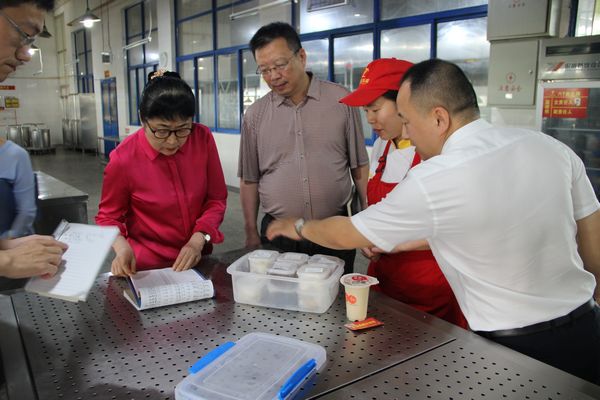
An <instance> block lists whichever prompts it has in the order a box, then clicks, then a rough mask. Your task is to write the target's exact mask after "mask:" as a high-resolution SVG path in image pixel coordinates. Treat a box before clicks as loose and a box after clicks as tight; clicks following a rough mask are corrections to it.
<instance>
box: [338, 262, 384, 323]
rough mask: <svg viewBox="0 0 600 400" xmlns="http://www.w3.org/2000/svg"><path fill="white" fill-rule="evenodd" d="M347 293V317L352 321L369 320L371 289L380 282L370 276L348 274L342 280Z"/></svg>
mask: <svg viewBox="0 0 600 400" xmlns="http://www.w3.org/2000/svg"><path fill="white" fill-rule="evenodd" d="M340 282H341V284H342V285H344V289H345V291H346V316H347V318H348V319H349V320H350V321H362V320H364V319H365V318H367V307H368V305H369V288H370V287H371V286H372V285H377V284H378V283H379V281H378V280H377V278H374V277H372V276H369V275H363V274H356V273H355V274H346V275H343V276H342V277H341V278H340Z"/></svg>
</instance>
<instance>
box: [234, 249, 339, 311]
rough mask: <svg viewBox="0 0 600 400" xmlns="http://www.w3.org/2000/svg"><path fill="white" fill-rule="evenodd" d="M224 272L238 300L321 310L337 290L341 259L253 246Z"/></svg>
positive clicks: (261, 304) (258, 304) (291, 308)
mask: <svg viewBox="0 0 600 400" xmlns="http://www.w3.org/2000/svg"><path fill="white" fill-rule="evenodd" d="M227 272H229V273H230V274H231V279H232V282H233V295H234V299H235V301H236V302H238V303H245V304H251V305H257V306H264V307H275V308H283V309H286V310H297V311H306V312H314V313H323V312H325V311H327V309H328V308H329V307H330V306H331V304H332V303H333V301H334V300H335V298H336V296H337V294H338V290H339V279H340V277H341V276H342V273H343V272H344V261H343V260H341V259H339V258H337V257H332V256H325V255H320V254H318V255H314V256H312V257H309V256H308V255H306V254H302V253H281V254H280V253H278V252H276V251H271V250H255V251H253V252H251V253H250V254H247V255H245V256H244V257H242V258H240V259H238V260H237V261H235V262H234V263H233V264H231V265H230V266H229V268H227Z"/></svg>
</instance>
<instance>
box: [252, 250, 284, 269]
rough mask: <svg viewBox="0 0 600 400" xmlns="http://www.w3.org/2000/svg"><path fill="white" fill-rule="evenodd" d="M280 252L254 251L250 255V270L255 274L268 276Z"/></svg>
mask: <svg viewBox="0 0 600 400" xmlns="http://www.w3.org/2000/svg"><path fill="white" fill-rule="evenodd" d="M277 257H279V252H277V251H272V250H254V251H253V252H252V253H250V254H249V255H248V270H249V271H250V272H253V273H255V274H266V273H267V271H268V270H269V268H271V266H272V265H273V263H274V262H275V260H276V259H277Z"/></svg>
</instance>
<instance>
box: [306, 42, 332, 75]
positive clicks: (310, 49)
mask: <svg viewBox="0 0 600 400" xmlns="http://www.w3.org/2000/svg"><path fill="white" fill-rule="evenodd" d="M302 47H303V48H304V50H306V70H307V71H311V72H312V73H313V74H315V76H317V77H319V79H322V80H328V79H329V40H327V39H319V40H310V41H306V42H302Z"/></svg>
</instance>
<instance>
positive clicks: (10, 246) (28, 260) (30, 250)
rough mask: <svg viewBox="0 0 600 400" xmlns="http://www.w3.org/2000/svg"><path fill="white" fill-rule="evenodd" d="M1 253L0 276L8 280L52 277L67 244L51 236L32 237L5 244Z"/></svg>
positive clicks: (5, 242) (8, 241) (9, 241)
mask: <svg viewBox="0 0 600 400" xmlns="http://www.w3.org/2000/svg"><path fill="white" fill-rule="evenodd" d="M3 247H4V248H5V249H7V250H3V251H0V275H2V276H5V277H8V278H14V279H16V278H28V277H32V276H44V277H52V276H54V274H56V271H58V267H59V266H60V263H61V262H62V254H63V253H64V252H65V251H66V250H67V248H68V246H67V245H66V244H65V243H62V242H59V241H57V240H55V239H54V238H53V237H51V236H40V235H31V236H28V237H24V238H19V239H13V240H7V241H4V242H3Z"/></svg>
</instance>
